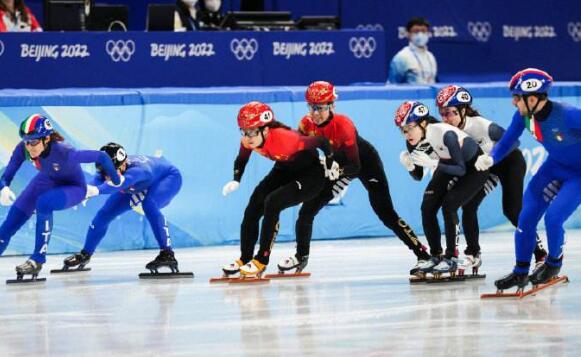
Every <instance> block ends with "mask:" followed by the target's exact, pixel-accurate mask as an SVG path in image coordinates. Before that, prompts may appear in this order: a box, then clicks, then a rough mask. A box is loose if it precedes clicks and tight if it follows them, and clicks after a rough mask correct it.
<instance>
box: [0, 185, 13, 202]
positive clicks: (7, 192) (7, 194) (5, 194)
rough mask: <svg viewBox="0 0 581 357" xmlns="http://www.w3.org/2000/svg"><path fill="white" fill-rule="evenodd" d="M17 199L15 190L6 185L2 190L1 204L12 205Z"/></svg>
mask: <svg viewBox="0 0 581 357" xmlns="http://www.w3.org/2000/svg"><path fill="white" fill-rule="evenodd" d="M15 200H16V195H15V194H14V192H12V190H11V189H10V187H8V186H4V187H3V188H2V190H0V204H1V205H2V206H10V205H12V204H13V203H14V201H15Z"/></svg>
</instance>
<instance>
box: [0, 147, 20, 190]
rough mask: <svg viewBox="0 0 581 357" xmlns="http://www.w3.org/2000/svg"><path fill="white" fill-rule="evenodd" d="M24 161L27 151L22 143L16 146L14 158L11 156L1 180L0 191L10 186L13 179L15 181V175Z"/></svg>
mask: <svg viewBox="0 0 581 357" xmlns="http://www.w3.org/2000/svg"><path fill="white" fill-rule="evenodd" d="M24 160H26V149H25V148H24V142H20V143H19V144H18V145H16V147H15V148H14V151H12V156H10V161H9V162H8V166H6V170H5V171H4V173H3V174H2V177H1V178H0V189H1V188H4V187H5V186H10V184H11V183H12V179H14V175H16V172H17V171H18V169H19V168H20V166H21V165H22V163H23V162H24Z"/></svg>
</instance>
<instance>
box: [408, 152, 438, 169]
mask: <svg viewBox="0 0 581 357" xmlns="http://www.w3.org/2000/svg"><path fill="white" fill-rule="evenodd" d="M410 157H411V159H412V162H413V163H414V164H415V165H418V166H422V167H425V168H427V169H431V170H435V169H436V168H437V167H438V160H436V159H432V158H431V157H430V155H428V154H426V153H425V152H423V151H414V152H413V153H412V154H411V155H410Z"/></svg>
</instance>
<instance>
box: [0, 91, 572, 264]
mask: <svg viewBox="0 0 581 357" xmlns="http://www.w3.org/2000/svg"><path fill="white" fill-rule="evenodd" d="M465 86H466V87H467V88H468V89H469V90H471V91H472V94H473V96H474V98H475V99H474V103H475V107H476V108H477V109H478V110H479V111H480V112H481V113H482V114H483V115H484V116H485V117H487V118H489V119H491V120H494V121H497V122H498V123H499V124H501V125H503V126H505V127H506V126H507V125H508V123H509V121H510V118H511V117H512V113H513V111H514V108H513V107H512V106H511V97H510V95H509V93H508V91H507V90H506V83H491V84H485V85H482V84H480V85H472V84H465ZM438 88H439V87H397V88H396V87H385V86H375V87H372V86H369V87H339V88H338V93H339V101H338V102H337V112H340V113H343V114H346V115H348V116H349V117H351V118H352V119H353V121H354V122H355V124H356V125H357V128H358V130H359V133H360V135H361V136H362V137H364V138H366V139H367V140H369V141H370V142H371V143H372V144H373V145H374V146H375V147H376V148H377V150H378V151H379V153H380V155H381V158H382V159H383V162H384V165H385V170H386V173H387V176H388V179H389V185H390V189H391V194H392V197H393V201H394V204H395V207H396V209H397V211H398V212H399V213H400V215H401V216H402V217H404V218H405V219H406V220H407V221H408V222H409V223H410V225H411V226H412V227H413V228H414V229H415V230H416V231H417V232H419V233H421V232H422V229H421V217H420V204H421V200H422V193H423V189H424V187H425V185H426V183H427V178H426V179H425V180H424V181H422V182H416V181H413V180H412V179H411V178H410V177H409V175H408V173H407V172H406V171H405V169H404V168H403V167H402V166H401V165H400V163H399V152H400V151H401V150H404V148H405V145H404V140H403V137H402V136H401V134H400V133H399V131H398V130H397V129H396V128H395V126H394V125H393V113H394V112H395V110H396V108H397V107H398V106H399V104H401V102H402V101H404V100H407V99H416V100H420V101H423V102H424V103H425V104H427V105H428V106H429V107H430V109H431V110H433V111H434V112H435V107H434V99H433V98H434V97H435V95H436V93H437V91H438ZM304 89H305V88H304V87H268V88H264V87H263V88H256V87H253V88H243V87H238V88H231V89H223V88H215V89H213V88H206V89H180V88H178V89H172V88H166V89H163V90H159V89H155V90H154V89H98V90H95V89H63V90H50V91H33V90H3V91H0V164H1V165H2V166H3V167H4V166H6V164H7V162H8V160H9V158H10V154H11V152H12V150H13V149H14V147H15V145H16V144H17V143H18V141H19V137H18V124H19V123H20V121H21V120H23V119H24V118H25V117H26V116H27V115H29V114H31V113H36V112H39V113H43V114H45V115H47V116H49V117H50V118H51V119H52V120H53V123H54V126H55V127H56V129H57V130H58V131H59V132H61V133H62V134H63V135H64V136H65V138H66V140H67V141H68V142H70V143H72V144H73V145H74V146H76V147H78V148H82V149H98V148H99V147H100V146H101V145H103V144H104V143H107V142H109V141H116V142H119V143H122V144H123V145H124V146H125V147H126V148H127V150H128V152H129V153H139V154H145V155H163V156H165V157H166V158H167V159H169V160H170V161H171V162H173V163H174V164H175V165H176V166H177V167H178V168H179V169H180V170H181V172H182V174H183V179H184V181H183V182H184V184H183V187H182V190H181V192H180V193H179V194H178V196H177V197H176V199H175V200H174V201H173V202H172V203H171V204H170V205H169V206H168V207H167V208H166V209H165V210H164V213H165V214H166V215H167V218H168V220H169V222H170V232H171V235H172V240H173V243H174V246H175V247H190V246H204V245H216V244H227V243H237V242H238V240H239V228H240V223H241V221H242V214H243V212H244V208H245V206H246V203H247V201H248V199H249V197H250V194H251V192H252V190H253V189H254V187H255V186H256V184H257V183H258V182H259V180H260V179H261V178H262V177H263V176H264V175H265V174H266V173H267V172H268V170H269V169H270V168H271V167H272V162H271V161H270V160H267V159H264V158H262V157H260V156H259V155H256V154H254V155H252V157H251V159H250V162H249V163H248V166H247V169H246V171H245V174H244V177H243V179H242V182H241V186H240V189H239V190H238V191H236V192H234V193H232V194H231V195H229V196H228V197H223V196H222V194H221V189H222V186H223V185H224V184H225V183H226V182H228V181H229V180H231V179H232V168H233V161H234V159H235V157H236V154H237V152H238V146H239V140H240V134H239V131H238V129H237V126H236V114H237V112H238V109H239V107H240V106H241V104H243V103H245V102H248V101H250V100H260V101H264V102H267V103H269V104H271V105H272V107H273V109H274V111H275V115H276V117H277V118H278V119H279V120H281V121H283V122H285V123H287V124H289V125H291V126H293V127H296V126H297V124H298V121H299V120H300V118H301V117H302V116H303V115H304V114H306V105H305V103H304ZM551 97H552V98H553V99H555V100H558V101H564V102H568V103H571V104H573V105H576V106H581V83H566V84H561V85H556V86H555V87H554V88H553V89H552V90H551ZM521 143H522V144H521V148H522V150H523V152H524V156H525V158H526V160H527V164H528V172H527V180H528V179H529V178H530V177H531V175H532V174H534V173H535V172H536V170H537V169H538V167H539V165H540V164H541V163H542V162H543V160H544V159H545V157H546V153H545V151H544V150H543V148H542V147H541V146H539V145H538V144H537V143H536V142H534V141H533V140H532V139H531V138H530V137H529V135H527V134H526V133H525V134H524V135H523V136H522V138H521ZM84 168H85V170H86V173H87V175H88V176H89V175H91V174H92V173H94V168H93V167H92V166H90V165H87V166H85V167H84ZM3 170H4V168H2V170H1V171H2V172H3ZM34 174H35V170H34V168H33V167H32V165H28V164H25V165H23V167H22V168H21V169H20V171H19V172H18V174H17V176H16V178H15V180H14V182H13V183H12V185H11V188H12V189H13V190H14V191H15V192H16V193H17V194H19V193H20V192H22V190H23V189H24V187H25V186H26V184H27V183H28V181H29V180H30V178H31V177H32V176H33V175H34ZM104 200H105V198H104V197H97V198H95V199H92V200H90V201H89V202H88V205H87V207H82V206H79V207H77V208H75V209H69V210H67V211H61V212H57V213H56V214H55V219H54V222H55V229H54V234H53V237H52V241H51V244H50V247H49V252H50V253H60V252H70V251H77V250H79V249H80V248H81V247H82V244H83V242H84V237H85V233H86V230H87V227H88V226H89V224H90V222H91V219H92V218H93V217H94V215H95V214H96V212H97V210H98V209H99V208H100V206H101V205H102V204H103V203H104ZM500 207H501V204H500V190H499V189H497V190H496V191H495V192H494V193H493V194H492V195H491V196H490V197H488V198H487V199H486V200H485V202H484V203H483V205H482V207H481V209H480V212H479V217H480V223H481V227H482V229H507V230H511V229H512V228H511V227H510V226H509V225H507V220H506V219H505V217H504V216H502V214H501V212H502V210H501V208H500ZM6 213H7V209H6V208H5V207H1V208H0V219H4V217H5V216H6ZM296 217H297V208H296V207H293V208H289V209H287V210H286V211H284V212H283V214H282V216H281V230H280V233H279V237H278V240H281V241H289V240H290V241H292V240H294V222H295V220H296ZM568 226H569V227H581V212H577V213H576V214H575V215H574V216H573V217H572V218H571V219H570V220H569V221H568ZM390 235H392V232H391V231H389V230H388V229H387V228H385V227H384V226H383V225H382V223H381V222H380V221H379V219H378V218H377V217H376V216H375V214H374V213H373V211H372V209H371V207H370V206H369V202H368V198H367V193H366V192H365V190H364V189H363V186H362V185H361V184H360V183H359V182H358V181H354V182H353V183H352V184H351V185H350V186H349V189H348V191H347V194H346V195H345V196H344V197H343V198H342V200H341V201H340V203H339V204H336V205H329V206H327V207H325V208H324V209H323V210H322V211H321V213H320V214H319V215H318V216H317V218H316V220H315V225H314V234H313V237H314V239H331V238H351V237H370V236H390ZM33 237H34V218H33V219H31V220H30V221H29V222H28V223H27V224H25V225H24V227H23V228H22V229H21V230H20V231H19V232H18V233H17V234H16V236H15V237H14V238H13V240H12V242H11V244H10V246H9V248H8V253H28V252H30V251H32V248H33V245H34V238H33ZM154 247H156V243H155V239H154V237H153V235H152V233H151V231H150V228H149V225H148V223H147V222H146V221H145V220H144V217H143V216H142V215H140V214H139V213H135V212H130V213H127V214H125V215H123V216H121V217H120V218H119V219H117V220H116V221H114V222H113V223H112V224H111V226H110V229H109V233H108V235H107V237H106V238H105V239H104V240H103V242H102V244H101V246H100V249H101V250H121V249H142V248H154Z"/></svg>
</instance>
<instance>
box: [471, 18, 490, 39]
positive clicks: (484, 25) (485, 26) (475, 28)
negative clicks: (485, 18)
mask: <svg viewBox="0 0 581 357" xmlns="http://www.w3.org/2000/svg"><path fill="white" fill-rule="evenodd" d="M468 32H470V34H471V35H472V37H474V38H475V39H476V41H479V42H488V39H489V38H490V35H491V34H492V25H490V22H468Z"/></svg>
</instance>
